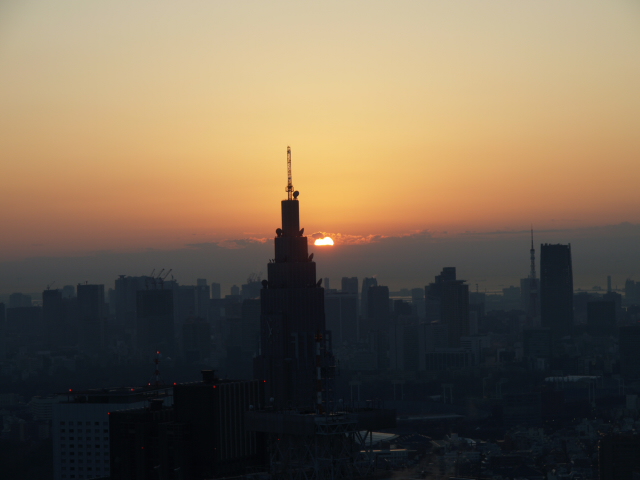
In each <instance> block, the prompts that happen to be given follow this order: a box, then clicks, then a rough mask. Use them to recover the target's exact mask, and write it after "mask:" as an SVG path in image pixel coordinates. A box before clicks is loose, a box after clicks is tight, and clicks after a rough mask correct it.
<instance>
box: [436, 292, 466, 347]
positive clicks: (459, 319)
mask: <svg viewBox="0 0 640 480" xmlns="http://www.w3.org/2000/svg"><path fill="white" fill-rule="evenodd" d="M440 318H441V320H442V322H443V323H444V324H445V325H447V330H448V332H449V347H451V348H459V347H460V337H465V336H468V335H469V285H466V284H465V283H464V280H455V281H449V282H444V283H443V285H442V297H441V303H440Z"/></svg>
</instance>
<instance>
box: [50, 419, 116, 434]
mask: <svg viewBox="0 0 640 480" xmlns="http://www.w3.org/2000/svg"><path fill="white" fill-rule="evenodd" d="M96 423H97V422H96ZM66 432H67V431H66V430H65V429H64V428H61V429H60V433H66ZM69 433H74V430H73V428H70V429H69ZM78 433H82V429H81V428H79V429H78ZM85 433H91V429H90V428H87V429H85ZM94 433H100V429H99V428H96V429H95V430H94ZM102 433H109V430H108V429H106V428H105V429H104V430H102Z"/></svg>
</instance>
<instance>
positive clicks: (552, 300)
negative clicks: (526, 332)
mask: <svg viewBox="0 0 640 480" xmlns="http://www.w3.org/2000/svg"><path fill="white" fill-rule="evenodd" d="M540 322H541V325H542V326H543V327H546V328H550V329H551V332H552V333H553V337H554V339H558V338H561V337H563V336H566V335H570V334H571V331H572V328H573V271H572V267H571V244H569V245H560V244H557V245H550V244H547V243H545V244H543V245H541V248H540Z"/></svg>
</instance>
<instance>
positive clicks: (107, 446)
mask: <svg viewBox="0 0 640 480" xmlns="http://www.w3.org/2000/svg"><path fill="white" fill-rule="evenodd" d="M75 447H76V446H75V444H73V443H72V444H70V445H69V448H75ZM82 447H84V445H82V444H78V448H82ZM60 448H67V445H66V444H65V443H61V444H60ZM87 448H91V445H87ZM96 448H100V445H98V444H96ZM104 448H109V444H105V445H104Z"/></svg>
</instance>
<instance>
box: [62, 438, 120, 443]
mask: <svg viewBox="0 0 640 480" xmlns="http://www.w3.org/2000/svg"><path fill="white" fill-rule="evenodd" d="M94 439H95V440H96V442H98V441H100V437H94ZM60 440H63V441H64V440H67V438H66V437H60ZM69 440H75V437H69ZM85 440H86V441H87V442H90V441H91V437H86V438H85ZM102 440H104V441H105V442H108V441H109V437H102ZM78 441H79V442H81V441H82V437H78Z"/></svg>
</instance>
